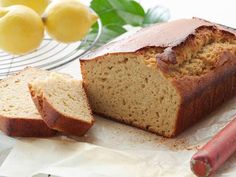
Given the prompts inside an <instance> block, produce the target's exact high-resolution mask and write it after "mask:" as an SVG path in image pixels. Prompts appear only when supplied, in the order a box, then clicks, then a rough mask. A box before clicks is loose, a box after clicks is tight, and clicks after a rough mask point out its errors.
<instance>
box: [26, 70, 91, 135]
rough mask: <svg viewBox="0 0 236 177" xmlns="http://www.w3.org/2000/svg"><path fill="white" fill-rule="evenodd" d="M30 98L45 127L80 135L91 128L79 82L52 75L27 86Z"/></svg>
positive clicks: (67, 77)
mask: <svg viewBox="0 0 236 177" xmlns="http://www.w3.org/2000/svg"><path fill="white" fill-rule="evenodd" d="M29 90H30V92H31V96H32V99H33V101H34V103H35V105H36V107H37V108H38V111H39V112H40V114H41V116H42V117H43V119H44V121H45V122H46V124H47V125H48V126H49V127H50V128H52V129H54V130H58V131H62V132H66V133H69V134H73V135H77V136H82V135H84V134H85V133H86V132H87V131H88V129H89V128H90V127H91V126H92V125H93V122H94V118H93V116H92V114H91V111H90V107H89V104H88V102H87V97H86V95H85V92H84V89H83V86H82V82H81V81H79V80H75V79H73V78H72V77H70V76H68V75H64V74H58V73H51V74H50V75H49V76H47V77H46V78H45V79H36V80H34V81H32V82H30V83H29Z"/></svg>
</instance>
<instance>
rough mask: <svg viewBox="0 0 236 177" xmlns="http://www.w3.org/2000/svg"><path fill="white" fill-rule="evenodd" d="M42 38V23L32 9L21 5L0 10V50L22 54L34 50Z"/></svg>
mask: <svg viewBox="0 0 236 177" xmlns="http://www.w3.org/2000/svg"><path fill="white" fill-rule="evenodd" d="M43 36H44V25H43V22H42V20H41V18H40V16H39V15H38V14H37V13H36V12H35V11H33V10H32V9H30V8H28V7H26V6H22V5H15V6H10V7H5V8H0V49H2V50H4V51H6V52H8V53H11V54H16V55H19V54H24V53H27V52H30V51H32V50H34V49H36V48H37V47H38V46H39V45H40V43H41V42H42V40H43Z"/></svg>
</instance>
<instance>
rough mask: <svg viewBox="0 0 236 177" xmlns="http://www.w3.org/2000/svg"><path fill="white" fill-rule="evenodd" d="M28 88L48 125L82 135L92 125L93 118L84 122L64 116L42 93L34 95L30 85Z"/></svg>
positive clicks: (65, 131)
mask: <svg viewBox="0 0 236 177" xmlns="http://www.w3.org/2000/svg"><path fill="white" fill-rule="evenodd" d="M29 89H30V93H31V97H32V100H33V102H34V103H35V106H36V108H37V109H38V111H39V113H40V114H41V116H42V118H43V120H44V121H45V123H46V124H47V125H48V127H50V128H52V129H54V130H58V131H61V132H64V133H69V134H72V135H76V136H83V135H84V134H85V133H86V132H87V131H88V130H89V129H90V128H91V127H92V125H93V123H94V120H92V121H91V122H86V121H83V120H82V119H81V120H79V119H74V118H73V117H68V116H65V115H63V114H61V113H60V112H58V111H57V110H56V109H55V108H54V107H53V106H52V105H51V104H50V103H49V102H48V101H47V99H46V98H45V97H44V96H43V95H41V96H38V95H36V94H35V93H34V91H33V90H32V88H31V87H30V85H29Z"/></svg>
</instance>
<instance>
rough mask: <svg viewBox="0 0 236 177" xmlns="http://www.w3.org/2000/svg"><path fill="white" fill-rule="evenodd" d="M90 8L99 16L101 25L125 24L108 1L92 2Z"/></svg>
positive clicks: (96, 0)
mask: <svg viewBox="0 0 236 177" xmlns="http://www.w3.org/2000/svg"><path fill="white" fill-rule="evenodd" d="M90 7H91V8H92V9H93V10H94V11H95V12H96V13H97V14H98V15H99V17H100V19H101V21H102V24H103V25H106V24H110V23H116V24H120V25H124V24H125V21H124V20H123V19H122V18H121V17H120V16H119V15H118V14H117V10H116V9H114V8H113V7H112V6H111V4H110V3H109V2H108V0H93V1H92V2H91V4H90Z"/></svg>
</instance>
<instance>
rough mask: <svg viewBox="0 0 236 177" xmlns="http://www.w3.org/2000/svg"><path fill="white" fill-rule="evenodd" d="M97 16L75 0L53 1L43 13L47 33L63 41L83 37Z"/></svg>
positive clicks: (68, 41)
mask: <svg viewBox="0 0 236 177" xmlns="http://www.w3.org/2000/svg"><path fill="white" fill-rule="evenodd" d="M97 18H98V17H97V15H96V14H94V13H92V12H90V10H89V8H88V7H86V6H85V5H83V4H81V3H80V2H79V1H77V0H58V1H53V2H52V3H51V4H50V5H49V6H48V7H47V8H46V10H45V13H44V15H43V21H44V24H45V27H46V30H47V32H48V34H49V35H50V36H51V37H52V38H54V39H55V40H57V41H60V42H64V43H71V42H76V41H79V40H81V39H82V38H84V37H85V35H86V34H87V33H88V31H89V29H90V27H91V26H92V25H93V24H94V23H95V22H96V20H97Z"/></svg>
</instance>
